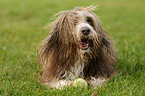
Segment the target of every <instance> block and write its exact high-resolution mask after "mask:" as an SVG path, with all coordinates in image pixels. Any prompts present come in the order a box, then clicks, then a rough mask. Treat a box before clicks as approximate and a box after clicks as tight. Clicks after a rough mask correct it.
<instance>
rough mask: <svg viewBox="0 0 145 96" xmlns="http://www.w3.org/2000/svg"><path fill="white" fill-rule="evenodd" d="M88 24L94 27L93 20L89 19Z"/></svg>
mask: <svg viewBox="0 0 145 96" xmlns="http://www.w3.org/2000/svg"><path fill="white" fill-rule="evenodd" d="M86 21H87V23H88V24H90V25H91V26H93V21H92V18H90V17H87V20H86Z"/></svg>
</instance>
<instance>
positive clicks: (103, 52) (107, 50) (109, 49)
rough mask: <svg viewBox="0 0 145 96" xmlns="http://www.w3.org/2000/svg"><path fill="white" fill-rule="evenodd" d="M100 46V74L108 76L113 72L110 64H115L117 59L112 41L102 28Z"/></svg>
mask: <svg viewBox="0 0 145 96" xmlns="http://www.w3.org/2000/svg"><path fill="white" fill-rule="evenodd" d="M101 43H102V44H101V48H100V53H99V54H100V55H99V56H100V57H98V58H99V60H100V63H102V64H100V69H102V68H103V70H101V72H102V75H104V76H106V77H109V76H111V74H112V73H113V67H112V65H113V64H115V62H116V59H117V54H116V51H115V49H114V48H113V42H112V41H111V39H110V38H109V35H108V34H107V33H106V32H104V31H103V30H102V40H101Z"/></svg>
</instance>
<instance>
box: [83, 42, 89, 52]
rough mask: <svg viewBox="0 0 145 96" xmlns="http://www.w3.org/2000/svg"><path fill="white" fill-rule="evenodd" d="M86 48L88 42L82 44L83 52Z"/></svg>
mask: <svg viewBox="0 0 145 96" xmlns="http://www.w3.org/2000/svg"><path fill="white" fill-rule="evenodd" d="M88 46H89V42H88V41H86V42H82V49H83V50H85V49H88Z"/></svg>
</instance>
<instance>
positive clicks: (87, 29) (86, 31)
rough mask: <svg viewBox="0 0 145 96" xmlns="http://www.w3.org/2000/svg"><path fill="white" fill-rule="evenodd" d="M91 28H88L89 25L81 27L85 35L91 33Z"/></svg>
mask: <svg viewBox="0 0 145 96" xmlns="http://www.w3.org/2000/svg"><path fill="white" fill-rule="evenodd" d="M90 31H91V30H90V28H88V27H83V28H82V29H81V32H82V33H83V35H88V34H89V33H90Z"/></svg>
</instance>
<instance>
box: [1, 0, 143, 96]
mask: <svg viewBox="0 0 145 96" xmlns="http://www.w3.org/2000/svg"><path fill="white" fill-rule="evenodd" d="M91 4H93V5H99V7H98V10H95V11H94V12H95V13H96V14H97V15H98V16H99V17H100V19H101V21H102V26H103V28H104V30H105V31H107V32H108V33H109V34H110V35H111V36H112V37H113V39H114V41H115V42H116V44H115V48H116V50H117V52H118V54H119V57H120V58H119V59H118V61H117V63H116V65H115V70H116V74H114V76H113V77H112V78H110V80H109V81H108V82H107V83H106V85H104V86H101V87H97V88H96V89H91V88H88V89H81V88H67V89H64V90H56V89H52V88H49V87H48V86H44V85H42V84H41V83H39V82H38V80H39V70H40V66H39V64H38V60H37V50H38V46H39V45H40V42H41V41H42V40H43V39H45V38H46V37H47V36H48V34H49V30H46V29H44V26H45V25H47V23H48V22H50V21H51V18H52V17H53V15H54V14H56V13H57V12H59V11H62V10H71V9H73V8H74V7H76V6H89V5H91ZM95 91H98V95H99V96H124V95H125V96H145V0H0V95H34V96H35V95H47V96H62V95H63V96H71V95H72V96H89V95H91V94H92V93H93V92H95Z"/></svg>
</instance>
